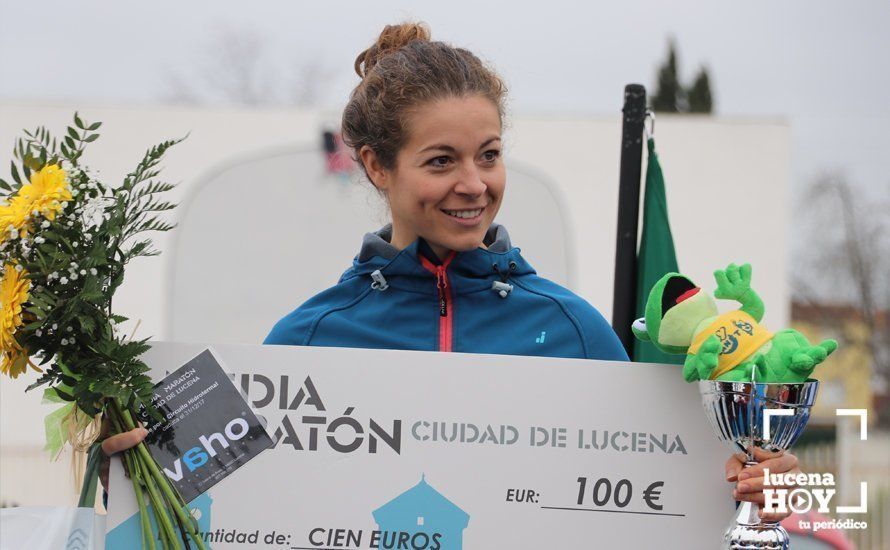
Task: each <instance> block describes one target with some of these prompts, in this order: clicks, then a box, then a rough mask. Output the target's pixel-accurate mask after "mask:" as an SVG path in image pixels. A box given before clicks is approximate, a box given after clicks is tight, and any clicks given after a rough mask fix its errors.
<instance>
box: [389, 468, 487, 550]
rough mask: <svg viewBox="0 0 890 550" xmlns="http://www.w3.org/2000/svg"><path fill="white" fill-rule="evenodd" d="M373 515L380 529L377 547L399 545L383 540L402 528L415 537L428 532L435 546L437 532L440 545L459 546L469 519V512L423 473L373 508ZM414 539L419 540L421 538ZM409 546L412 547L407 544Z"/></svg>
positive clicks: (457, 548) (451, 549) (457, 549)
mask: <svg viewBox="0 0 890 550" xmlns="http://www.w3.org/2000/svg"><path fill="white" fill-rule="evenodd" d="M372 515H373V516H374V521H375V522H377V527H378V528H379V529H380V531H381V534H380V548H398V543H395V544H392V545H391V546H387V545H385V544H384V543H388V542H390V541H392V540H393V537H394V536H396V537H397V536H398V535H397V534H398V533H400V532H402V533H410V534H411V535H412V536H415V535H416V536H418V537H423V535H418V533H424V534H426V535H427V536H429V538H430V545H431V546H434V545H433V544H432V542H433V537H434V536H435V534H436V533H439V534H440V535H441V536H440V537H439V538H438V541H439V545H440V547H441V548H447V549H448V550H461V548H462V547H463V538H464V533H463V531H464V529H466V528H467V525H468V524H469V523H470V515H469V514H467V513H466V512H464V511H463V510H461V509H460V508H458V506H457V505H456V504H454V503H453V502H451V501H450V500H448V499H447V498H445V497H444V496H443V495H442V493H440V492H439V491H437V490H435V489H433V488H432V487H431V486H430V485H429V484H428V483H427V482H426V476H423V477H422V478H421V479H420V483H418V484H417V485H415V486H414V487H411V488H410V489H408V490H407V491H405V492H404V493H402V494H401V495H399V496H397V497H396V498H394V499H392V500H391V501H389V502H387V503H386V504H384V505H383V506H381V507H380V508H377V509H376V510H374V512H372ZM417 542H418V543H421V542H422V540H418V541H417ZM408 547H409V548H410V547H411V546H410V544H409V546H408Z"/></svg>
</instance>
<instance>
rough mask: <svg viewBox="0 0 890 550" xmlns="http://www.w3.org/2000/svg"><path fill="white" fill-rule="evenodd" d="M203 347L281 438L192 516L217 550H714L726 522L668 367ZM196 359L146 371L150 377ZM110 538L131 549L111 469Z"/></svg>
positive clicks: (165, 353)
mask: <svg viewBox="0 0 890 550" xmlns="http://www.w3.org/2000/svg"><path fill="white" fill-rule="evenodd" d="M209 347H210V348H211V350H212V351H213V353H214V354H215V355H216V357H217V358H218V359H219V361H220V363H221V364H222V366H223V368H224V369H225V370H226V371H227V372H228V373H229V374H230V375H231V376H232V377H233V380H234V381H235V383H236V385H237V386H239V387H241V388H242V389H243V390H244V392H245V393H246V394H247V397H248V399H249V401H250V402H251V404H252V405H253V407H254V408H255V410H256V411H257V413H258V414H259V415H262V416H263V417H264V418H265V420H266V421H267V429H268V431H269V433H270V434H271V435H272V436H273V437H274V438H276V439H277V443H276V444H275V446H274V447H273V448H271V449H269V450H267V451H265V452H263V453H262V454H260V455H259V456H258V457H256V458H255V459H253V460H252V461H251V462H249V463H248V464H247V465H245V466H244V467H242V468H241V469H240V470H238V471H237V472H235V473H234V474H232V475H231V476H230V477H228V478H226V479H224V480H222V481H221V482H220V483H219V484H217V485H215V486H214V487H213V488H212V489H210V490H209V491H208V492H207V493H205V494H203V495H201V496H199V497H197V498H196V499H195V500H193V501H192V502H191V504H190V507H191V508H192V510H193V514H194V515H195V516H196V517H197V518H198V524H199V527H200V529H201V531H202V533H203V535H204V537H205V540H207V542H208V545H209V546H210V547H211V548H214V549H219V550H222V549H239V550H246V549H256V548H274V549H281V550H296V549H318V548H325V549H340V548H343V549H351V550H357V549H364V548H387V549H407V550H425V549H429V550H435V549H439V548H442V549H449V550H450V549H460V548H468V549H500V548H511V549H519V548H529V549H543V548H548V549H549V548H560V549H562V548H565V549H568V548H634V549H636V548H640V549H652V548H682V549H698V548H714V547H716V546H717V545H718V544H719V541H720V540H721V537H722V533H723V529H724V527H725V523H726V518H727V517H729V516H730V515H731V512H732V506H733V503H732V501H731V498H730V494H731V489H730V486H729V485H728V484H727V483H726V481H724V479H723V463H724V462H725V460H726V458H727V453H726V451H724V450H723V447H721V446H720V443H719V442H718V441H717V440H716V438H714V437H713V434H712V433H711V431H710V427H709V426H708V425H707V420H706V419H705V416H704V415H703V414H702V413H701V400H700V398H699V395H698V389H697V387H696V386H694V385H687V384H685V383H684V382H683V380H682V377H681V375H680V372H678V368H679V367H677V366H667V365H644V364H633V363H617V362H607V361H586V360H575V359H552V358H544V357H514V356H502V355H474V354H462V353H449V354H446V353H427V352H404V351H378V350H364V349H336V348H318V347H289V346H240V345H214V346H209ZM207 348H208V346H204V345H200V344H171V343H156V344H155V345H154V348H153V349H152V350H151V351H150V352H149V354H148V356H147V362H148V364H149V365H150V366H151V367H152V375H153V377H155V378H156V379H160V378H161V377H163V376H164V374H165V373H167V372H172V371H174V370H176V369H177V368H178V367H180V366H181V365H183V364H184V363H186V362H187V361H188V360H190V359H191V358H193V357H195V356H196V355H198V354H199V353H201V352H202V351H203V350H205V349H207ZM196 444H197V442H196ZM162 466H167V465H163V464H162ZM107 529H108V536H107V548H108V549H110V550H118V549H127V550H130V549H132V548H138V547H139V544H140V543H139V540H140V539H139V518H138V512H137V507H136V501H135V498H134V496H133V489H132V485H131V484H130V483H129V482H127V481H126V480H125V478H124V477H123V470H122V468H121V466H120V463H119V462H118V461H114V463H113V465H112V472H111V491H110V502H109V512H108V521H107Z"/></svg>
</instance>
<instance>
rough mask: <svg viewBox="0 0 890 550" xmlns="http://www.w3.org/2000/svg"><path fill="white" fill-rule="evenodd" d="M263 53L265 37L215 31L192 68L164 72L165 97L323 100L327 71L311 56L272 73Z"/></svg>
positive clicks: (265, 102) (276, 102)
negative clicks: (182, 70) (201, 55)
mask: <svg viewBox="0 0 890 550" xmlns="http://www.w3.org/2000/svg"><path fill="white" fill-rule="evenodd" d="M268 51H269V48H268V39H267V37H266V36H265V35H262V34H260V33H258V32H252V31H250V30H245V29H235V28H223V29H220V30H218V31H217V32H216V34H215V36H214V37H213V39H212V41H211V42H209V43H208V45H207V48H206V50H205V52H204V56H203V59H201V60H199V61H197V62H196V63H194V67H193V68H192V69H190V70H188V71H186V72H171V73H169V74H168V78H167V94H166V96H167V97H166V98H167V99H168V100H171V101H173V102H175V103H184V104H207V103H222V104H226V105H240V106H246V107H258V106H300V107H310V106H315V105H317V104H318V103H319V102H320V101H321V100H322V99H323V98H324V91H325V89H326V88H327V86H328V85H329V84H330V81H331V76H332V73H331V72H330V71H329V70H327V69H326V68H325V67H324V65H323V64H322V62H321V61H320V60H319V58H318V57H317V56H316V57H315V58H313V59H311V60H309V61H307V62H303V63H299V62H292V63H290V66H289V67H288V69H285V70H275V68H274V67H273V66H272V64H271V63H270V62H269V55H268Z"/></svg>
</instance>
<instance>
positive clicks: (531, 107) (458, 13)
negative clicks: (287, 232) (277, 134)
mask: <svg viewBox="0 0 890 550" xmlns="http://www.w3.org/2000/svg"><path fill="white" fill-rule="evenodd" d="M406 19H415V20H422V21H425V22H427V23H428V24H429V25H430V27H431V28H432V32H433V37H434V38H435V39H441V40H445V41H448V42H451V43H453V44H456V45H460V46H463V47H466V48H468V49H470V50H472V51H473V52H475V53H477V54H479V55H480V56H481V57H483V58H484V59H486V60H487V61H488V62H489V63H491V64H492V65H493V66H494V67H495V68H496V69H497V70H498V71H499V72H500V73H501V74H502V75H503V76H504V77H505V79H506V80H507V82H508V85H509V87H510V105H509V106H510V109H511V110H512V111H513V112H521V113H523V114H533V113H534V114H569V115H571V114H584V115H591V114H593V115H615V114H616V113H617V112H618V111H619V110H620V108H621V98H622V90H623V88H624V85H625V84H627V83H630V82H639V83H642V84H644V85H646V86H647V88H648V89H649V90H650V91H653V90H654V83H655V74H656V69H657V66H658V64H659V62H660V61H661V60H662V59H663V58H664V56H665V52H666V45H667V41H668V39H669V38H670V37H673V38H674V39H675V40H676V42H677V45H678V48H679V61H680V66H681V77H682V78H683V80H685V81H686V82H689V81H690V80H691V78H692V77H693V75H694V73H695V72H696V71H697V70H698V68H699V67H700V66H702V65H704V66H707V67H708V69H709V71H710V76H711V83H712V88H713V93H714V96H715V104H716V113H717V114H718V115H724V116H756V117H779V118H782V119H785V120H787V121H789V123H790V124H791V127H792V141H793V143H792V152H793V158H792V168H793V174H792V176H793V185H794V186H795V189H797V188H800V187H801V186H803V185H806V184H807V183H808V182H810V181H812V180H813V178H814V177H815V176H816V175H818V174H820V173H822V172H824V171H826V170H831V171H840V172H843V173H844V174H846V175H847V176H848V177H849V179H850V180H851V181H853V182H854V183H856V184H858V185H859V186H860V187H861V188H862V189H863V190H864V192H865V193H867V194H873V196H875V197H880V196H882V194H883V191H884V190H890V170H888V168H890V161H888V159H887V154H886V150H887V149H888V145H890V143H888V137H887V136H888V127H890V102H888V101H887V100H886V94H887V90H888V89H890V70H888V69H887V67H890V53H888V52H890V33H888V32H886V30H885V29H884V27H885V26H886V24H887V22H888V21H890V2H887V1H886V0H856V1H853V2H827V1H818V2H814V1H812V0H810V1H805V0H787V1H779V2H775V1H770V2H767V1H763V0H753V1H749V2H733V3H730V2H719V1H718V2H701V1H692V0H671V1H670V2H664V1H655V0H652V1H648V2H644V1H640V0H622V1H621V2H608V3H604V2H589V1H588V2H569V1H565V0H551V1H548V2H546V3H541V2H527V3H520V2H501V1H491V0H490V1H487V2H478V1H468V0H449V1H448V2H435V3H433V2H423V1H413V2H407V1H391V0H384V1H380V0H378V1H375V2H359V1H354V2H347V1H343V0H327V1H325V2H316V3H309V2H302V1H294V0H290V1H282V0H252V1H251V2H243V1H232V0H214V1H205V0H202V1H189V2H183V1H181V0H180V1H177V2H173V1H169V0H160V1H154V2H150V3H149V2H143V3H132V2H114V1H110V0H83V1H78V2H70V1H68V2H65V1H58V0H48V1H35V2H20V1H12V0H0V101H7V102H8V101H28V102H39V101H71V100H75V101H83V102H85V103H91V104H95V103H113V104H146V103H161V102H169V101H170V100H171V98H174V97H178V98H181V97H182V95H183V90H191V91H192V93H193V94H194V93H196V92H200V93H199V94H198V95H201V94H203V95H204V96H205V99H206V100H208V101H213V99H214V98H213V92H212V89H211V88H214V87H216V86H215V84H219V83H220V82H221V81H222V79H224V77H225V76H226V75H225V74H223V73H225V72H226V71H224V70H220V69H219V59H220V58H221V54H220V51H221V50H223V49H226V48H233V47H236V46H237V44H236V43H243V42H247V43H248V44H249V45H248V46H243V44H242V47H241V48H240V49H237V48H236V50H237V51H241V52H242V53H243V52H244V51H252V52H254V54H255V57H256V58H257V59H259V60H260V61H258V62H257V63H256V64H255V66H254V67H253V68H254V69H255V70H256V73H255V74H254V75H253V76H252V77H251V78H250V80H252V81H254V82H256V91H258V93H261V94H266V95H267V96H268V97H273V96H274V97H281V98H285V97H292V96H293V89H298V86H297V85H296V84H295V81H296V80H297V79H298V78H299V77H300V76H301V75H302V76H307V75H308V76H309V77H310V80H311V81H313V82H315V83H316V84H315V85H314V86H313V87H311V89H309V90H308V92H307V90H306V89H305V88H304V89H303V93H304V96H305V95H306V94H307V93H308V95H309V96H310V100H311V101H312V102H313V105H316V106H320V107H323V108H327V109H332V110H334V109H338V108H339V107H341V106H342V105H343V104H344V103H345V101H346V98H347V95H348V93H349V91H350V90H351V88H352V87H353V86H354V85H355V84H356V82H357V80H356V79H357V77H356V76H355V74H354V73H353V72H352V64H353V61H354V59H355V56H356V55H357V53H358V52H360V51H361V50H363V49H364V48H366V47H368V46H369V45H370V44H371V43H372V42H373V41H374V39H375V38H376V35H377V34H378V33H379V31H380V30H381V29H382V27H383V25H385V24H388V23H394V22H399V21H402V20H406ZM251 47H253V48H254V50H250V48H251ZM245 48H247V49H245ZM176 82H178V84H176ZM304 100H305V97H304ZM0 124H2V121H0Z"/></svg>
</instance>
